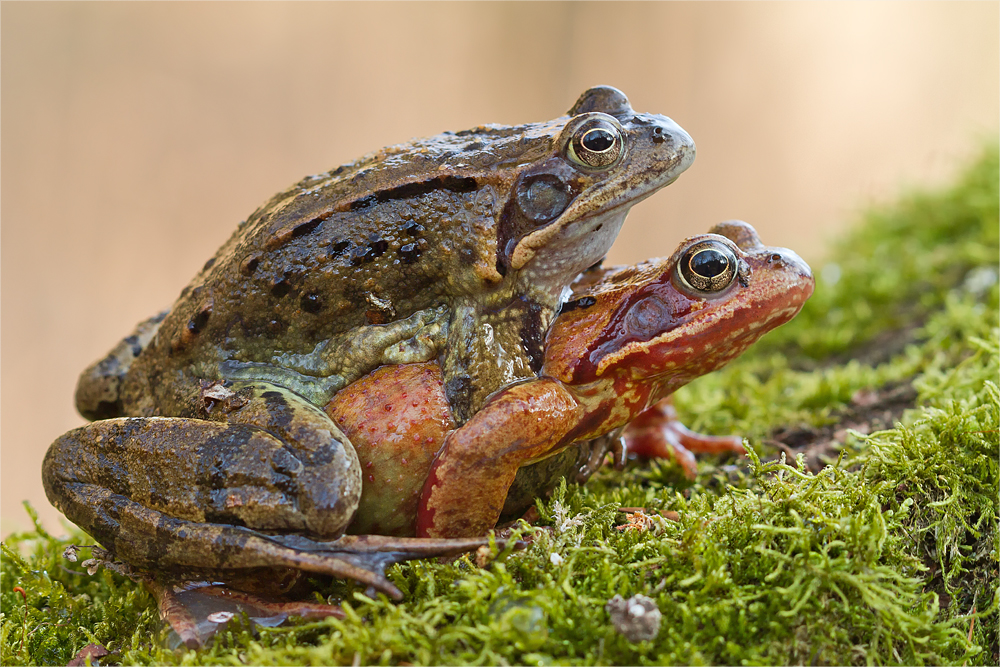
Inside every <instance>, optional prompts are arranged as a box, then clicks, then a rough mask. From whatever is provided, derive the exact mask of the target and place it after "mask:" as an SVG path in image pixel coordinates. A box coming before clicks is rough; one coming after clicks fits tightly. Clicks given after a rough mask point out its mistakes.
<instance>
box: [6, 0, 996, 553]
mask: <svg viewBox="0 0 1000 667" xmlns="http://www.w3.org/2000/svg"><path fill="white" fill-rule="evenodd" d="M998 6H1000V5H998V3H996V2H975V3H950V2H942V3H935V2H928V3H905V2H904V3H871V4H870V3H867V2H862V3H857V4H855V3H840V2H838V3H789V4H785V3H780V4H772V3H766V2H765V3H746V4H744V3H704V4H701V3H698V4H687V3H682V2H671V3H663V4H656V3H640V4H628V3H620V4H619V3H614V4H602V3H581V4H527V3H515V4H492V3H475V4H460V3H441V4H421V3H407V4H389V3H378V4H347V3H337V4H320V3H306V4H286V3H263V4H256V3H255V4H238V3H232V4H231V3H222V4H200V3H178V4H154V3H135V4H133V3H109V4H102V3H79V4H77V3H72V4H61V3H10V2H7V3H3V5H2V7H0V13H2V16H0V30H2V35H0V49H2V53H0V66H2V76H0V86H2V94H0V104H2V108H0V114H2V128H0V131H2V152H0V153H2V155H0V157H2V164H0V169H2V192H0V195H2V201H0V204H2V208H0V216H2V228H0V229H2V237H0V240H2V246H0V248H2V265H0V266H2V300H0V303H2V316H0V322H2V332H0V335H2V359H0V363H2V371H3V372H2V385H0V415H2V422H0V423H2V433H0V438H2V449H0V454H2V500H0V503H2V504H0V516H2V519H3V522H2V526H0V529H2V532H3V533H4V534H6V533H7V532H9V531H10V530H13V529H15V528H19V527H24V526H26V525H27V518H26V515H25V514H24V511H23V510H22V508H21V507H20V502H21V501H22V500H24V499H28V500H30V501H31V502H32V503H33V504H34V506H35V507H36V508H38V510H39V511H40V513H41V514H42V516H43V518H44V520H45V521H46V523H47V524H48V525H49V526H50V527H51V528H56V529H58V526H59V524H58V520H57V516H58V514H57V513H56V512H55V510H54V509H53V508H51V507H50V506H49V504H48V503H47V501H46V500H45V497H44V494H43V492H42V488H41V482H40V473H39V470H40V464H41V460H42V457H43V455H44V453H45V449H46V448H47V447H48V445H49V443H50V442H51V441H52V440H53V439H54V438H55V437H57V436H58V435H59V434H60V433H62V432H63V431H66V430H68V429H70V428H73V427H75V426H77V425H79V424H81V423H83V420H82V418H81V417H79V415H77V414H76V413H75V411H74V408H73V403H72V398H73V389H74V386H75V382H76V377H77V375H78V373H79V372H80V370H81V369H83V368H84V366H86V365H87V364H88V363H90V362H91V361H93V360H94V359H96V358H97V357H99V356H101V355H103V354H104V353H105V352H106V351H107V350H108V349H109V348H110V347H111V346H112V345H113V344H114V343H115V342H117V341H118V340H119V338H121V337H122V336H123V335H125V334H126V333H128V331H129V330H130V328H131V327H132V325H133V324H134V323H136V322H137V321H138V320H140V319H142V318H145V317H147V316H148V315H150V314H152V313H155V312H157V311H158V310H159V309H161V308H164V307H165V306H167V305H169V304H170V303H171V302H172V301H173V299H174V298H175V297H176V296H177V294H178V293H179V291H180V289H181V287H183V285H184V284H185V283H186V282H187V281H188V280H189V279H190V277H191V276H192V275H193V274H194V273H195V271H196V270H197V269H198V268H199V267H201V265H202V263H203V262H204V261H205V259H206V258H208V257H209V256H210V255H211V254H212V253H213V252H214V251H215V249H216V248H217V247H218V246H219V245H220V244H221V243H222V242H223V240H225V239H226V238H227V237H228V235H229V234H230V232H231V231H232V229H233V228H234V225H235V224H236V223H237V222H238V221H239V220H241V219H243V218H245V217H246V216H247V215H248V214H249V213H250V212H251V211H253V209H254V208H256V207H257V205H258V204H260V203H262V202H263V201H264V200H265V199H266V198H267V197H269V196H270V195H271V194H273V193H274V192H275V191H277V190H279V189H281V188H284V187H285V186H287V185H290V184H291V183H293V182H294V181H296V180H298V179H299V178H300V177H302V176H304V175H306V174H310V173H315V172H319V171H323V170H326V169H328V168H331V167H333V166H335V165H338V164H340V163H342V162H345V161H348V160H350V159H353V158H355V157H357V156H359V155H361V154H362V153H365V152H367V151H370V150H373V149H375V148H378V147H380V146H383V145H386V144H390V143H396V142H400V141H404V140H406V139H408V138H410V137H413V136H423V135H428V134H433V133H437V132H440V131H442V130H460V129H464V128H467V127H471V126H474V125H477V124H480V123H485V122H498V123H505V124H514V123H522V122H527V121H531V120H543V119H549V118H554V117H556V116H559V115H562V114H563V113H564V112H565V111H566V109H568V108H569V106H570V105H571V104H572V103H573V101H574V100H575V98H576V97H577V95H579V93H580V92H582V91H583V90H584V89H585V88H587V87H588V86H590V85H593V84H598V83H607V84H612V85H615V86H617V87H619V88H621V89H622V90H624V91H625V92H626V93H627V94H628V96H629V97H630V99H631V101H632V103H633V106H634V107H635V108H636V109H639V110H642V111H650V112H658V113H663V114H666V115H668V116H671V117H672V118H674V120H676V121H677V122H678V123H680V124H681V126H683V127H684V128H685V129H687V130H688V131H689V132H690V133H691V134H692V135H693V136H694V138H695V140H696V142H697V144H698V160H697V162H696V163H695V165H694V167H692V169H691V170H690V171H688V173H687V174H685V175H684V176H683V177H682V178H681V179H680V180H678V181H677V183H675V184H674V185H672V186H671V187H669V188H668V189H667V190H665V191H664V192H662V193H659V194H657V195H656V196H654V197H653V198H652V199H650V200H648V201H646V202H644V203H642V204H640V205H639V206H637V207H636V209H635V210H634V211H633V212H632V214H631V216H630V218H629V221H628V222H627V223H626V226H625V230H624V231H623V232H622V235H621V236H620V237H619V240H618V242H617V243H616V245H615V247H614V249H613V250H612V253H611V260H612V261H614V262H634V261H638V260H640V259H643V258H645V257H647V256H653V255H664V254H669V253H670V252H671V251H672V250H673V248H674V246H675V245H676V244H677V242H678V241H679V240H680V238H681V237H683V236H686V235H689V234H693V233H698V232H701V231H704V230H705V229H706V228H707V227H708V226H709V225H711V224H712V223H714V222H717V221H719V220H723V219H727V218H736V217H738V218H742V219H745V220H748V221H750V222H751V223H753V224H754V225H756V226H757V228H758V229H759V230H761V232H762V236H763V238H764V240H765V241H766V242H769V243H773V244H780V245H786V246H789V247H792V248H794V249H796V250H798V251H799V252H800V254H802V255H804V256H805V257H806V259H807V260H810V261H813V262H817V261H819V260H820V259H821V257H822V255H823V249H824V245H825V243H826V240H827V239H829V238H830V237H832V236H835V235H836V234H837V233H838V231H839V229H840V228H842V227H843V226H844V225H845V224H848V223H849V222H850V221H851V219H852V212H853V211H855V210H857V209H858V208H860V207H863V206H864V205H865V204H866V203H868V202H870V201H879V200H885V199H890V198H891V197H892V196H894V194H895V193H897V192H898V191H899V189H900V188H901V187H903V186H908V185H916V184H922V183H936V182H941V181H943V180H945V179H946V178H947V177H948V176H949V175H950V174H951V173H952V172H953V171H954V169H955V168H956V166H957V165H959V164H960V163H961V161H962V159H963V158H964V157H966V156H968V155H969V154H970V153H973V152H975V150H976V147H977V146H978V144H979V143H980V142H981V140H982V139H984V138H994V139H995V137H996V132H997V124H998V114H1000V110H998V97H1000V92H998V81H1000V72H998V62H1000V53H998V25H1000V12H998Z"/></svg>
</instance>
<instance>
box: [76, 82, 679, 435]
mask: <svg viewBox="0 0 1000 667" xmlns="http://www.w3.org/2000/svg"><path fill="white" fill-rule="evenodd" d="M694 155H695V148H694V143H693V142H692V140H691V138H690V137H689V136H688V135H687V133H685V132H684V131H683V130H682V129H681V128H680V127H678V126H677V125H676V124H675V123H674V122H673V121H671V120H670V119H669V118H666V117H665V116H661V115H656V114H646V113H638V112H636V111H634V110H633V109H632V107H631V105H630V103H629V101H628V99H627V98H626V97H625V95H624V94H623V93H622V92H621V91H619V90H617V89H615V88H611V87H607V86H600V87H595V88H591V89H589V90H587V91H586V92H584V93H583V94H582V95H581V96H580V98H579V99H578V100H577V102H576V103H575V104H574V105H573V107H572V108H571V109H570V110H569V112H568V113H567V115H565V116H561V117H559V118H556V119H555V120H552V121H548V122H539V123H529V124H526V125H519V126H501V125H484V126H480V127H477V128H474V129H471V130H465V131H461V132H446V133H444V134H440V135H437V136H433V137H429V138H424V139H415V140H412V141H410V142H408V143H404V144H399V145H395V146H389V147H386V148H383V149H381V150H378V151H375V152H373V153H371V154H369V155H367V156H365V157H362V158H360V159H359V160H357V161H355V162H353V163H350V164H346V165H343V166H341V167H338V168H336V169H334V170H332V171H330V172H327V173H323V174H318V175H315V176H309V177H307V178H305V179H303V180H302V181H300V182H299V183H296V184H295V185H293V186H292V187H290V188H288V189H287V190H285V191H283V192H280V193H278V194H277V195H275V196H274V197H272V198H271V199H270V200H269V201H268V202H266V203H265V204H264V205H263V206H261V207H260V208H259V209H258V210H257V211H255V212H254V213H253V214H252V215H251V216H250V217H249V219H248V220H247V221H246V222H245V223H243V224H241V225H240V227H239V229H237V230H236V232H235V233H234V234H233V236H232V237H231V238H230V239H229V240H228V241H227V242H226V243H225V244H224V245H223V246H222V247H221V248H220V249H219V251H218V252H217V253H216V254H215V256H214V257H213V258H212V259H210V260H209V261H208V262H207V263H206V264H205V266H204V268H203V270H202V271H201V272H200V273H199V274H198V275H197V276H195V278H194V279H193V280H192V281H191V283H190V284H189V285H188V286H187V287H186V288H184V290H183V291H182V293H181V295H180V298H179V299H178V300H177V302H176V303H174V305H173V306H172V307H171V309H170V311H169V312H167V313H166V314H165V316H162V315H161V316H158V317H157V318H152V319H151V320H149V321H147V322H144V323H143V324H141V325H140V327H139V329H138V330H137V331H136V332H135V334H134V335H133V336H131V337H130V338H127V339H126V340H125V341H124V342H123V343H122V344H121V345H120V346H119V348H117V349H116V350H115V351H113V352H112V354H111V355H109V357H108V358H106V359H104V360H102V361H100V362H98V363H97V364H95V365H94V366H92V367H91V368H90V369H88V370H87V371H85V373H84V375H83V376H82V377H81V381H80V384H79V387H78V390H77V405H78V407H79V409H80V411H81V413H82V414H83V415H84V416H86V417H88V418H89V419H105V418H110V417H119V416H144V417H148V416H185V417H193V416H198V417H203V416H204V415H203V414H201V405H200V394H199V387H198V384H199V381H200V380H226V381H230V380H231V381H247V382H267V383H273V384H275V385H278V386H280V387H282V388H283V389H286V390H290V391H292V392H294V393H295V394H297V395H298V396H300V397H302V398H303V399H305V400H306V401H307V402H309V403H312V404H314V405H322V404H324V403H326V402H327V401H328V400H329V399H330V397H332V396H333V394H334V393H336V391H338V390H339V389H341V388H342V387H344V386H346V385H347V384H349V383H350V382H351V381H353V380H354V379H357V378H358V377H361V376H363V375H364V374H365V373H367V372H369V371H371V370H373V369H374V368H376V367H378V366H379V365H382V364H384V363H401V362H415V361H429V360H431V359H436V358H438V357H439V356H440V358H441V362H442V367H443V370H444V375H445V382H446V393H447V395H448V399H449V404H450V405H451V407H452V409H453V410H454V412H455V415H456V418H458V419H459V421H460V422H464V421H465V420H466V419H468V418H469V417H471V416H472V414H474V413H475V411H476V410H477V409H478V408H479V406H480V405H481V404H482V401H483V400H484V399H485V398H486V396H488V395H489V394H491V393H492V392H493V391H495V390H496V389H498V388H500V387H501V386H503V385H505V384H507V383H509V382H511V381H513V380H517V379H523V378H527V377H533V376H534V375H535V374H536V373H537V371H538V368H539V367H540V366H541V359H542V349H541V348H542V341H543V339H544V336H545V332H546V331H547V330H548V327H549V325H550V323H551V320H552V318H553V317H554V315H555V313H556V312H557V311H558V309H559V306H560V305H561V303H562V301H563V299H564V298H565V295H566V292H567V288H568V286H569V284H570V283H571V282H572V281H573V280H574V279H575V278H576V276H577V275H578V274H579V273H580V272H581V271H583V270H584V269H586V268H587V267H589V266H591V265H593V264H594V263H596V262H598V261H600V260H601V259H602V258H603V257H604V255H605V254H606V252H607V251H608V249H609V247H610V246H611V244H612V242H613V241H614V239H615V237H616V236H617V234H618V231H619V229H620V228H621V226H622V223H623V221H624V219H625V216H626V214H627V213H628V210H629V209H630V208H631V207H632V205H634V204H635V203H637V202H639V201H641V200H642V199H644V198H646V197H647V196H649V195H651V194H652V193H653V192H655V191H656V190H658V189H659V188H661V187H663V186H665V185H667V184H669V183H671V182H673V181H674V180H675V179H676V178H677V177H678V176H679V175H680V173H681V172H683V171H684V170H685V169H687V167H688V166H689V165H690V164H691V162H692V161H693V160H694ZM160 318H162V321H161V319H160ZM445 328H446V329H447V331H448V335H447V337H446V338H442V337H441V336H440V335H438V334H439V333H440V332H441V331H442V330H444V329H445Z"/></svg>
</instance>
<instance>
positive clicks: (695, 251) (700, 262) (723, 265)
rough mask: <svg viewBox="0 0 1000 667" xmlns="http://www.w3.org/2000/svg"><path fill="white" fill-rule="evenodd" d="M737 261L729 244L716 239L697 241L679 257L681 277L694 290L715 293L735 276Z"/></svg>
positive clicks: (724, 287) (727, 284)
mask: <svg viewBox="0 0 1000 667" xmlns="http://www.w3.org/2000/svg"><path fill="white" fill-rule="evenodd" d="M737 266H738V261H737V259H736V255H735V254H734V253H733V251H732V250H731V249H730V248H729V246H727V245H725V244H724V243H720V242H718V241H705V242H702V243H697V244H695V245H693V246H692V247H691V248H689V249H688V251H687V252H685V253H684V256H683V257H681V261H680V264H679V273H680V276H681V279H682V280H683V281H684V282H685V283H686V284H687V285H688V287H690V288H691V289H693V290H695V291H696V292H702V293H715V292H721V291H722V290H724V289H726V288H727V287H729V286H730V285H731V284H732V283H733V280H734V279H735V278H736V269H737Z"/></svg>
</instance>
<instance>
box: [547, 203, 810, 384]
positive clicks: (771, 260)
mask: <svg viewBox="0 0 1000 667" xmlns="http://www.w3.org/2000/svg"><path fill="white" fill-rule="evenodd" d="M812 291H813V277H812V272H811V271H810V270H809V266H808V265H807V264H806V263H805V262H804V261H802V259H801V258H800V257H799V256H798V255H796V254H795V253H794V252H792V251H791V250H788V249H786V248H771V247H766V246H764V245H763V244H762V243H761V242H760V238H759V237H758V236H757V232H756V231H754V229H753V227H751V226H750V225H748V224H747V223H745V222H739V221H730V222H724V223H721V224H719V225H716V226H715V227H713V228H712V229H711V230H710V233H708V234H703V235H700V236H694V237H691V238H689V239H687V240H685V241H684V242H683V243H681V244H680V246H679V247H678V249H677V250H676V251H675V252H674V254H673V255H672V256H671V257H669V258H668V259H658V260H650V261H648V262H644V263H642V264H639V265H637V266H634V267H624V268H620V269H614V270H610V271H608V272H607V273H606V274H605V275H603V276H602V279H601V281H600V282H599V283H597V284H596V285H593V286H591V287H590V288H588V289H586V290H585V291H584V292H585V293H575V294H574V295H573V296H574V300H573V301H570V302H569V303H567V304H566V305H565V306H564V307H563V311H562V313H561V314H560V316H559V317H558V318H557V319H556V321H555V324H554V325H553V327H552V331H551V332H550V334H549V339H548V347H547V352H546V358H545V370H544V371H543V372H544V373H545V374H546V375H550V376H553V377H557V378H559V379H561V380H563V381H564V382H567V383H569V384H584V383H587V382H591V381H593V380H596V379H599V378H601V377H602V376H606V375H607V374H609V373H616V372H618V373H626V374H627V375H628V377H629V378H631V379H633V380H638V381H651V382H653V383H655V392H654V394H655V395H656V396H664V395H667V394H669V393H671V392H672V391H674V390H675V389H676V388H678V387H680V386H681V385H683V384H685V383H687V382H689V381H691V380H692V379H694V378H696V377H698V376H700V375H704V374H705V373H709V372H711V371H713V370H716V369H717V368H720V367H721V366H723V365H724V364H726V363H727V362H728V361H730V360H731V359H733V358H734V357H736V356H738V355H739V354H741V353H742V352H743V351H744V350H746V349H747V348H748V347H749V346H750V345H751V344H753V343H754V342H755V341H756V340H757V339H758V338H760V337H761V336H762V335H764V334H765V333H767V332H768V331H770V330H771V329H773V328H775V327H777V326H779V325H781V324H784V323H785V322H788V321H789V320H790V319H792V318H793V317H794V316H795V315H796V314H797V313H798V312H799V310H800V309H801V308H802V305H803V304H804V303H805V301H806V299H808V298H809V296H810V295H811V294H812Z"/></svg>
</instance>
